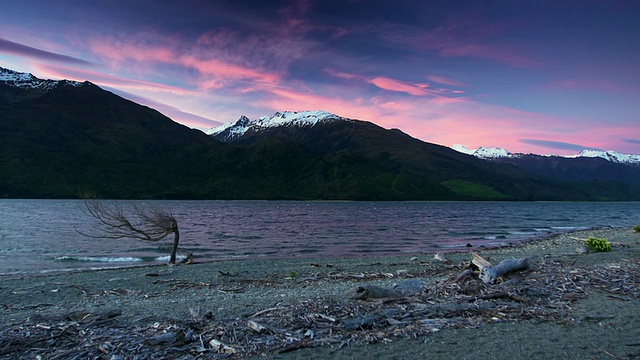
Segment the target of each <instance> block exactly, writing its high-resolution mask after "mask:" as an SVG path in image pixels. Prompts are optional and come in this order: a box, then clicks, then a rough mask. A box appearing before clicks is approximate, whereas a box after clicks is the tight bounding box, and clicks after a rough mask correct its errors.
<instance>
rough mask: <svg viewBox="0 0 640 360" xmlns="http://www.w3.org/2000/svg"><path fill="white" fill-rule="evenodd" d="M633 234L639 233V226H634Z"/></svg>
mask: <svg viewBox="0 0 640 360" xmlns="http://www.w3.org/2000/svg"><path fill="white" fill-rule="evenodd" d="M633 232H634V233H640V225H636V226H634V227H633Z"/></svg>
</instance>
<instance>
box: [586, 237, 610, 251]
mask: <svg viewBox="0 0 640 360" xmlns="http://www.w3.org/2000/svg"><path fill="white" fill-rule="evenodd" d="M584 245H585V246H586V247H587V248H589V250H594V251H602V252H607V251H611V243H610V242H609V241H607V239H603V238H597V237H590V238H588V239H587V240H585V241H584Z"/></svg>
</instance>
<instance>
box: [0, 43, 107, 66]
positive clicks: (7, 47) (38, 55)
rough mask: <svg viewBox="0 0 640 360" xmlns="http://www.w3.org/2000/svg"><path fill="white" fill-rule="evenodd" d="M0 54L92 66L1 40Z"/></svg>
mask: <svg viewBox="0 0 640 360" xmlns="http://www.w3.org/2000/svg"><path fill="white" fill-rule="evenodd" d="M0 52H3V53H6V54H11V55H17V56H25V57H28V58H32V59H38V60H47V61H53V62H57V63H64V64H69V65H80V66H83V65H84V66H93V65H94V64H93V63H91V62H89V61H86V60H82V59H78V58H75V57H72V56H67V55H63V54H56V53H53V52H49V51H45V50H40V49H36V48H34V47H31V46H26V45H22V44H18V43H15V42H13V41H9V40H6V39H2V38H0Z"/></svg>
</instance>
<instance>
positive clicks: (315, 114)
mask: <svg viewBox="0 0 640 360" xmlns="http://www.w3.org/2000/svg"><path fill="white" fill-rule="evenodd" d="M334 120H347V119H345V118H343V117H340V116H338V115H335V114H332V113H330V112H327V111H323V110H309V111H283V112H276V113H275V114H273V115H272V116H262V117H260V118H258V119H257V120H250V119H249V118H247V117H246V116H244V115H242V116H241V117H240V119H238V120H237V121H236V122H228V123H225V124H223V125H221V126H218V127H215V128H211V129H210V130H209V131H207V134H209V135H211V136H214V137H218V138H222V140H224V141H228V140H233V139H237V138H239V137H241V136H242V135H244V134H245V133H246V132H247V131H249V130H253V131H259V130H261V129H266V128H274V127H279V126H298V127H303V126H314V125H316V124H317V123H319V122H326V121H334Z"/></svg>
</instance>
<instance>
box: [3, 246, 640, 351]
mask: <svg viewBox="0 0 640 360" xmlns="http://www.w3.org/2000/svg"><path fill="white" fill-rule="evenodd" d="M574 256H575V255H574ZM509 260H520V259H509ZM562 260H563V259H558V258H557V257H542V258H540V261H539V262H536V266H535V267H533V268H531V269H529V271H528V272H527V276H510V277H509V279H508V280H507V281H503V282H501V283H500V284H498V285H491V284H489V283H485V282H484V281H483V280H481V279H480V278H479V277H478V276H476V274H478V270H477V269H475V268H472V267H470V265H471V264H472V263H473V264H474V265H475V266H476V267H478V268H480V266H482V265H484V266H485V268H484V270H485V271H486V268H487V267H494V268H495V267H499V266H500V264H503V262H500V263H499V264H498V265H495V266H493V265H492V264H491V262H490V261H489V260H488V259H486V258H483V257H480V256H478V257H477V258H475V257H474V259H473V260H472V261H470V262H463V263H462V264H460V265H459V266H455V267H454V266H450V267H436V269H428V270H425V268H424V267H422V266H416V267H415V268H413V269H412V268H408V270H407V271H403V272H399V273H398V272H396V273H395V274H394V278H393V280H390V279H389V278H388V277H387V276H385V275H384V274H388V273H387V272H386V271H379V272H371V273H362V276H355V277H354V276H349V275H348V274H344V273H341V274H343V275H345V276H335V277H334V276H330V275H328V274H325V275H324V276H309V277H307V276H306V274H301V276H305V277H307V278H308V280H307V281H309V282H312V281H313V282H314V283H313V286H314V287H316V288H318V289H323V288H324V287H325V286H330V285H331V284H339V285H343V284H344V283H345V282H347V283H348V284H354V286H358V289H363V290H362V291H360V292H358V291H356V294H359V297H360V298H355V299H346V298H339V297H335V296H332V295H331V294H327V295H322V293H320V295H318V296H317V297H313V298H299V299H295V300H291V301H280V300H279V301H278V302H277V303H275V304H271V305H270V307H265V308H264V309H262V310H260V309H254V310H252V311H251V312H250V313H248V314H244V315H238V314H235V315H233V316H230V317H228V318H220V317H213V316H206V315H201V312H205V311H208V310H210V309H206V308H204V309H202V310H201V309H200V308H199V307H200V306H202V305H201V303H196V302H194V305H193V306H194V307H193V308H191V309H189V312H190V313H191V317H189V316H188V315H187V316H184V317H182V318H177V317H162V318H161V317H154V318H153V319H149V320H140V319H137V320H135V321H130V322H129V321H126V320H124V319H122V316H119V315H120V314H121V312H120V310H118V309H114V310H108V311H101V312H96V311H86V310H83V311H75V312H71V313H66V314H62V315H59V316H53V315H50V314H44V313H43V314H41V313H39V312H40V310H39V309H33V311H34V314H33V315H32V316H30V317H29V318H28V319H27V320H25V321H24V322H21V323H19V324H13V325H10V326H5V327H2V328H0V358H32V359H33V358H37V356H40V357H41V358H47V359H49V358H110V359H128V358H185V359H187V358H211V359H226V358H229V357H232V358H233V357H239V358H243V357H249V356H263V357H267V358H268V357H272V356H273V355H274V354H277V353H283V352H288V351H293V350H296V349H302V348H312V347H317V346H326V345H331V346H334V347H335V348H336V349H339V348H342V347H344V346H349V345H351V344H368V343H376V342H389V341H392V340H394V339H398V338H416V337H419V336H428V335H429V334H433V333H435V332H438V331H441V330H443V329H460V328H469V329H475V328H479V327H482V326H486V325H487V324H491V323H496V322H511V323H521V322H523V321H527V320H534V321H544V322H555V323H559V324H563V325H567V324H573V323H575V324H579V323H581V322H599V321H603V322H604V321H610V320H611V321H613V320H615V319H617V317H616V318H613V317H612V316H613V314H608V313H604V314H599V313H596V314H587V315H585V316H576V313H575V309H574V304H575V302H576V300H578V299H581V298H583V297H586V296H587V294H589V293H593V292H598V293H605V294H607V296H608V297H611V298H612V299H616V300H617V301H638V299H640V283H639V282H638V281H637V279H638V278H639V277H640V259H637V258H629V259H625V260H624V261H620V262H618V263H616V264H615V266H595V267H594V266H590V265H576V263H575V262H572V261H562ZM476 263H478V264H480V266H478V265H477V264H476ZM508 263H509V262H507V264H508ZM487 264H489V265H487ZM416 268H417V269H416ZM433 271H437V272H436V273H434V272H433ZM507 273H508V272H507ZM499 276H501V275H499ZM499 276H498V277H499ZM436 279H437V280H436ZM263 280H264V279H263ZM281 281H282V282H281V284H282V286H284V287H286V288H287V289H292V288H293V287H294V286H300V285H298V283H297V282H291V281H284V280H281ZM373 281H375V284H376V285H371V284H367V283H364V284H363V282H373ZM391 281H393V282H395V283H396V284H395V285H390V284H391ZM172 283H173V282H172ZM178 283H179V284H186V283H183V282H178ZM169 284H171V283H169ZM251 284H252V285H251V286H250V287H249V288H248V289H249V291H251V290H254V288H252V286H255V289H256V290H257V291H261V289H265V288H271V287H272V286H273V282H271V280H269V281H264V282H257V281H256V282H252V283H251ZM191 285H198V286H197V287H194V288H191V287H188V288H186V289H187V290H188V291H191V289H200V290H201V291H210V292H213V291H215V287H216V286H217V285H215V284H214V285H211V284H210V285H209V286H201V284H200V283H197V282H190V283H189V286H191ZM245 285H246V284H245ZM233 286H235V285H233ZM302 286H307V284H306V283H305V284H304V285H302ZM387 286H388V287H387ZM391 286H393V288H391ZM163 291H166V292H165V293H162V292H159V293H157V294H156V296H164V295H167V298H170V296H169V294H172V295H173V294H175V293H173V291H175V289H174V288H171V287H169V286H167V287H166V289H165V290H163ZM90 295H91V296H93V294H90ZM96 296H109V295H107V294H103V293H96ZM125 296H128V297H136V296H142V294H140V293H138V292H126V293H122V294H121V295H118V299H119V303H121V304H122V303H127V302H126V301H125V302H120V300H121V299H123V298H122V297H125ZM123 300H124V299H123ZM360 300H373V301H360ZM195 304H198V305H197V306H196V305H195ZM25 306H26V305H25ZM204 306H206V305H204ZM0 307H2V304H0ZM6 308H7V309H8V311H10V309H11V308H9V307H6ZM49 310H50V309H49V308H47V311H49ZM634 346H637V345H634Z"/></svg>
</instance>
